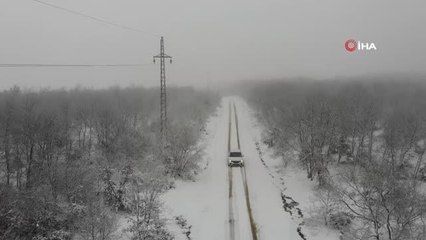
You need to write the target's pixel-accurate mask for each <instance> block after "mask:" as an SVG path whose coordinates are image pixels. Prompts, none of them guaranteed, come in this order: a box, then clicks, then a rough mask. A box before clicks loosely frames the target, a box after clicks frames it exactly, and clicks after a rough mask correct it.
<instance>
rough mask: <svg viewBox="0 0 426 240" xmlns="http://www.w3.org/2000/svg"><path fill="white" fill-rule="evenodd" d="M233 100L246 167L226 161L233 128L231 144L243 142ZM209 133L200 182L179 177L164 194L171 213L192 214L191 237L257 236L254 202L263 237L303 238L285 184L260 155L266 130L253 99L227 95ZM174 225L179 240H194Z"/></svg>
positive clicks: (246, 238)
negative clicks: (256, 122) (255, 116)
mask: <svg viewBox="0 0 426 240" xmlns="http://www.w3.org/2000/svg"><path fill="white" fill-rule="evenodd" d="M229 103H235V106H236V112H237V114H238V126H239V139H240V145H241V150H242V153H243V155H244V160H245V167H244V168H242V169H240V168H232V169H229V168H228V166H227V162H226V161H227V160H226V158H227V153H228V132H231V140H230V141H231V146H230V147H231V149H232V148H235V147H237V146H238V145H237V144H238V143H237V142H236V140H237V138H236V134H237V131H236V129H235V126H236V123H235V119H234V118H230V111H229ZM232 110H233V108H232ZM231 112H232V111H231ZM230 119H231V121H232V124H231V125H232V127H231V130H230V131H229V120H230ZM207 132H208V135H207V136H206V137H205V139H204V141H205V144H206V150H205V159H204V165H205V166H206V168H205V169H204V170H203V171H202V172H201V173H200V174H199V175H198V176H197V179H196V181H194V182H188V181H186V182H185V181H178V182H177V183H176V188H175V189H173V190H170V191H169V192H167V193H166V194H165V195H164V196H163V201H164V203H165V207H166V214H167V215H168V216H170V218H172V217H173V216H178V215H182V216H183V217H184V218H185V219H187V220H188V224H190V225H192V228H191V235H190V237H191V239H196V240H221V239H228V240H249V239H253V237H252V232H253V230H252V228H253V226H251V224H250V216H249V213H250V212H249V210H248V205H247V203H248V202H249V203H250V206H249V207H250V208H251V213H252V220H253V222H254V224H255V226H254V228H255V229H254V231H255V233H256V234H257V235H256V237H257V239H262V240H275V239H284V240H298V239H301V237H300V236H299V234H298V233H297V231H296V229H297V227H298V223H297V220H296V221H295V220H294V219H292V216H290V215H289V214H288V213H287V212H285V211H284V209H283V203H282V199H281V190H282V189H280V187H279V186H277V184H276V183H275V182H274V181H273V179H272V178H271V175H270V173H269V172H268V170H267V169H266V168H265V166H263V165H262V162H261V161H260V159H259V153H258V151H257V149H256V141H255V139H260V136H257V135H259V132H260V131H258V130H257V131H255V130H254V129H253V124H252V116H251V114H250V112H249V107H248V106H247V104H246V103H245V102H244V101H243V100H242V99H240V98H238V97H230V98H224V99H223V101H222V105H221V107H220V108H219V109H218V112H217V114H216V115H215V116H214V117H212V118H211V119H210V120H209V122H208V124H207ZM231 182H232V185H230V183H231ZM245 184H247V188H245ZM231 186H232V187H231ZM246 194H247V196H248V197H247V196H246ZM231 195H232V196H231ZM294 217H296V216H294ZM171 222H172V221H171ZM170 225H173V224H172V223H170ZM171 229H174V233H175V234H176V236H177V237H176V239H182V240H184V239H185V240H186V239H188V238H187V237H186V236H185V235H183V234H182V233H181V231H182V230H180V229H178V228H177V227H175V228H173V227H172V226H171Z"/></svg>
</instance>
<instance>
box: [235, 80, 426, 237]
mask: <svg viewBox="0 0 426 240" xmlns="http://www.w3.org/2000/svg"><path fill="white" fill-rule="evenodd" d="M370 80H371V81H369V80H362V81H361V80H359V81H357V80H347V81H331V80H330V81H309V80H299V81H286V82H284V81H276V82H272V81H271V82H258V83H251V84H249V85H246V86H245V87H243V89H244V91H245V94H244V95H245V97H246V98H247V99H248V101H249V103H250V104H251V105H252V106H253V107H254V108H255V109H256V111H257V112H258V117H259V119H260V120H261V121H262V123H263V125H264V127H265V137H264V141H265V143H267V144H268V145H269V146H270V147H272V148H274V150H275V151H276V152H277V153H278V154H279V155H280V156H282V157H283V160H284V164H288V163H289V162H296V163H297V164H298V166H300V167H302V168H303V169H304V170H305V171H306V176H307V178H309V179H311V180H312V181H316V182H317V186H318V189H317V192H316V195H317V198H318V202H319V203H320V207H319V209H317V210H318V211H317V212H318V214H319V215H320V217H321V219H322V222H323V223H324V224H326V225H329V226H331V227H334V228H336V229H338V230H339V231H341V233H342V236H343V239H376V240H385V239H386V240H408V239H416V240H420V239H426V224H425V223H426V195H425V193H426V161H425V156H424V155H425V150H426V94H425V93H426V83H425V82H422V81H409V80H405V81H404V80H401V81H391V80H389V81H385V80H379V79H375V80H374V79H370ZM311 214H313V213H311Z"/></svg>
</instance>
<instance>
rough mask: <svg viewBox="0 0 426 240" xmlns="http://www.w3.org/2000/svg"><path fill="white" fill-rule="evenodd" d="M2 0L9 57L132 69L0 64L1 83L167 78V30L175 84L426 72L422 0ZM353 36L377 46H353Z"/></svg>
mask: <svg viewBox="0 0 426 240" xmlns="http://www.w3.org/2000/svg"><path fill="white" fill-rule="evenodd" d="M44 1H45V2H49V3H54V4H56V5H60V6H63V7H66V8H69V9H73V10H75V11H79V12H82V13H84V14H88V15H92V16H95V17H99V18H103V19H107V20H110V21H113V22H115V23H118V24H122V25H126V26H128V27H132V28H137V29H140V30H142V31H143V32H132V31H129V30H125V29H121V28H117V27H114V26H109V25H106V24H102V23H99V22H96V21H93V20H90V19H87V18H84V17H80V16H76V15H73V14H70V13H67V12H63V11H60V10H57V9H53V8H49V7H47V6H44V5H41V4H39V3H37V2H34V1H32V0H0V43H1V44H0V63H47V64H49V63H56V64H122V63H142V64H145V63H146V64H148V65H146V66H142V67H124V68H101V67H99V68H36V69H34V68H27V69H26V68H18V69H8V68H0V89H6V88H10V87H11V86H13V85H19V86H21V87H25V88H33V89H39V88H44V87H51V88H58V87H74V86H76V85H80V86H85V87H95V88H98V87H106V86H111V85H121V86H129V85H132V84H134V85H144V86H157V85H159V65H158V63H157V64H156V65H154V64H151V63H152V56H153V55H156V54H158V53H159V38H160V36H161V35H164V37H165V41H166V53H167V54H169V55H171V56H173V58H174V59H173V60H174V61H173V64H172V65H170V64H168V65H167V81H168V84H170V85H194V86H198V87H208V86H211V87H213V86H216V85H222V86H223V85H225V84H226V83H227V82H229V81H234V80H241V79H249V80H253V79H270V78H293V77H303V78H316V79H324V78H339V77H354V76H365V75H370V74H393V73H399V74H407V75H409V74H417V75H426V68H425V63H426V56H425V55H426V27H425V26H424V24H425V23H426V14H425V12H426V10H425V9H426V2H424V1H421V0H410V1H400V0H374V1H371V0H359V1H348V0H322V1H318V0H293V1H290V0H256V1H255V0H208V1H207V0H72V1H71V0H44ZM349 38H353V39H356V40H361V41H363V42H374V43H375V44H376V46H377V48H378V50H377V51H374V52H356V53H348V52H346V51H345V49H344V47H343V45H344V42H345V41H346V40H347V39H349Z"/></svg>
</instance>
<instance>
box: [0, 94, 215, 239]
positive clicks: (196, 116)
mask: <svg viewBox="0 0 426 240" xmlns="http://www.w3.org/2000/svg"><path fill="white" fill-rule="evenodd" d="M168 91H169V131H170V133H169V134H168V138H169V139H168V141H167V142H168V144H167V146H166V150H162V149H160V148H161V144H160V137H159V136H160V133H159V106H160V104H159V89H145V88H136V87H133V88H119V87H114V88H110V89H104V90H89V89H80V88H76V89H72V90H41V91H23V90H21V89H19V88H18V87H15V88H12V89H10V90H7V91H3V92H1V93H0V239H71V238H73V239H91V240H98V239H102V240H104V239H116V238H117V237H115V238H113V233H114V232H115V231H116V229H117V227H118V225H117V220H118V218H117V216H118V215H120V216H127V218H128V220H129V221H130V223H129V224H130V225H129V227H128V229H127V230H128V232H129V234H130V235H131V236H132V238H133V239H171V235H170V234H169V233H168V232H167V231H166V229H165V228H164V222H163V220H162V218H161V216H160V202H159V200H158V197H159V194H160V193H162V192H163V191H165V190H166V189H168V188H170V187H173V179H175V178H184V179H190V178H192V176H193V175H194V174H196V173H197V171H198V169H197V168H198V165H197V161H198V160H199V159H198V158H197V156H199V154H200V152H201V150H202V149H201V148H200V146H198V145H196V143H197V140H198V139H199V137H200V136H201V134H202V133H203V132H204V124H205V121H206V119H207V117H208V116H209V115H210V113H211V112H212V111H214V109H215V108H216V107H217V105H218V102H219V97H218V96H217V95H215V94H212V93H210V92H205V91H197V90H194V89H192V88H169V90H168ZM175 129H176V130H175Z"/></svg>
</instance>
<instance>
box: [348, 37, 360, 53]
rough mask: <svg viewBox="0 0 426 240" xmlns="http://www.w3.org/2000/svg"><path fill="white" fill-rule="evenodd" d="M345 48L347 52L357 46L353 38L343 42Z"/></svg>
mask: <svg viewBox="0 0 426 240" xmlns="http://www.w3.org/2000/svg"><path fill="white" fill-rule="evenodd" d="M345 48H346V50H347V51H348V52H353V51H355V50H356V49H357V48H358V44H357V42H356V41H355V40H353V39H349V40H347V41H346V42H345Z"/></svg>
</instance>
